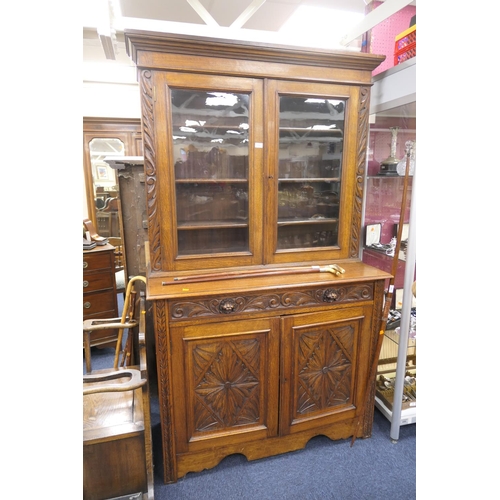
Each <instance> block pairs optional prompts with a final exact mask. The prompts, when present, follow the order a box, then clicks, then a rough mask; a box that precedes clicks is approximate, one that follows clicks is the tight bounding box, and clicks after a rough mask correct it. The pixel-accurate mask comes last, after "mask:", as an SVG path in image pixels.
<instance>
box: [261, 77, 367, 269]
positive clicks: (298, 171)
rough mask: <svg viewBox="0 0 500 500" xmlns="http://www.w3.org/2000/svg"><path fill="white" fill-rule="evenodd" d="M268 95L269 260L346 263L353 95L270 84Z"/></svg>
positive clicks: (332, 88) (337, 89) (343, 89)
mask: <svg viewBox="0 0 500 500" xmlns="http://www.w3.org/2000/svg"><path fill="white" fill-rule="evenodd" d="M265 95H266V99H267V100H268V106H267V107H266V109H267V110H268V112H269V116H266V122H267V123H268V126H269V137H268V142H267V148H266V153H267V155H266V159H265V164H266V166H267V169H268V171H267V172H266V178H267V180H268V182H267V193H266V198H265V199H266V215H267V219H266V222H267V229H268V237H267V238H266V239H265V256H266V259H267V261H268V263H281V262H295V261H297V260H301V261H314V260H325V259H329V260H330V259H340V258H346V257H347V256H348V244H349V233H350V224H351V217H352V196H350V193H351V192H352V190H353V186H354V184H353V183H354V182H355V170H356V168H355V167H356V163H355V161H356V155H355V151H356V142H357V128H356V123H357V113H358V101H359V99H358V90H357V89H356V88H351V87H348V86H340V85H331V84H323V85H320V84H314V85H312V84H308V83H301V82H286V81H269V82H268V84H267V86H266V94H265ZM299 254H300V255H299Z"/></svg>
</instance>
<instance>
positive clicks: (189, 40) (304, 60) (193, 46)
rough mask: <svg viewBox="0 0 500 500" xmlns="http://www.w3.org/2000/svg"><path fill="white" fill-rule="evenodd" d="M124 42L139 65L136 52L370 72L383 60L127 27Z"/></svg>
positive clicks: (380, 56)
mask: <svg viewBox="0 0 500 500" xmlns="http://www.w3.org/2000/svg"><path fill="white" fill-rule="evenodd" d="M125 45H126V49H127V54H128V55H129V56H130V57H131V58H132V60H133V61H134V62H135V63H136V64H137V65H138V66H139V67H140V64H139V63H138V55H139V53H140V52H141V51H145V52H157V53H169V54H183V55H191V56H212V57H213V56H214V54H216V55H217V57H221V58H228V59H243V60H253V61H261V62H272V63H276V62H278V63H286V64H296V65H303V66H321V67H335V68H344V69H352V70H369V71H373V70H374V69H375V68H376V67H377V66H379V65H380V64H381V63H382V62H383V61H384V60H385V56H384V55H377V54H366V53H361V52H351V51H343V50H329V49H320V48H305V47H295V46H286V45H278V44H268V43H262V42H250V41H240V40H225V39H220V38H208V37H202V36H193V35H181V34H171V33H160V32H147V31H140V30H126V31H125Z"/></svg>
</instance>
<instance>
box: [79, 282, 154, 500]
mask: <svg viewBox="0 0 500 500" xmlns="http://www.w3.org/2000/svg"><path fill="white" fill-rule="evenodd" d="M138 281H144V282H145V278H143V277H142V276H138V277H134V278H131V280H130V282H129V285H128V286H127V293H126V299H125V305H124V311H126V310H127V309H129V304H127V302H128V301H129V300H132V299H131V298H132V297H133V294H132V292H131V290H132V287H133V286H134V284H135V283H137V282H138ZM145 302H146V301H145V298H144V293H143V292H141V296H140V297H139V299H138V300H137V301H136V305H137V307H136V309H137V312H136V314H137V317H138V319H137V321H132V322H130V321H129V322H128V323H129V324H131V323H134V324H135V327H132V326H131V327H130V329H129V332H128V339H127V340H129V339H131V345H132V344H133V343H136V345H137V350H136V353H137V363H136V364H133V365H128V364H127V360H128V359H133V358H128V357H127V349H125V350H124V352H123V353H120V349H119V346H118V344H119V343H121V338H120V339H119V341H120V342H117V349H116V351H115V358H114V363H113V368H112V369H105V370H96V371H95V372H93V373H92V374H88V373H87V374H86V375H84V376H83V499H84V500H104V499H111V498H115V499H118V498H122V497H123V498H127V499H128V498H134V499H135V498H137V499H140V500H146V499H147V500H151V499H153V498H154V479H153V458H152V456H153V454H152V438H151V420H150V402H149V385H148V375H147V359H146V305H145ZM125 306H127V308H126V307H125ZM123 318H126V316H124V317H122V319H123ZM106 321H109V319H108V320H106ZM126 323H127V321H125V320H123V321H122V322H120V323H119V324H121V325H124V324H126ZM115 328H116V326H115ZM123 330H124V328H122V329H121V330H120V332H121V333H123ZM135 341H136V342H135ZM127 344H128V342H127ZM89 352H90V350H89ZM120 354H122V355H123V357H124V360H122V365H125V366H123V367H118V363H119V357H120ZM88 371H89V370H88V369H87V372H88Z"/></svg>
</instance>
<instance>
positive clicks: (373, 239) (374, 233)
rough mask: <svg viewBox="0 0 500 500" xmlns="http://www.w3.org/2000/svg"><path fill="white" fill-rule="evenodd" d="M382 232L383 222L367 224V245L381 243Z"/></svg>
mask: <svg viewBox="0 0 500 500" xmlns="http://www.w3.org/2000/svg"><path fill="white" fill-rule="evenodd" d="M381 234H382V224H380V223H377V224H367V225H366V233H365V245H366V246H367V247H370V246H372V245H374V244H376V243H380V235H381Z"/></svg>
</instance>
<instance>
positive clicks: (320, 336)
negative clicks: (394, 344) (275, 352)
mask: <svg viewBox="0 0 500 500" xmlns="http://www.w3.org/2000/svg"><path fill="white" fill-rule="evenodd" d="M365 323H369V321H368V320H365V312H364V310H363V308H360V307H356V308H350V309H347V310H343V311H336V312H335V314H332V312H325V313H313V314H304V315H299V316H294V317H289V318H284V319H283V332H284V334H283V338H284V343H283V369H284V378H285V380H286V384H285V387H284V390H283V394H282V414H281V432H282V434H289V433H292V432H295V431H297V432H298V431H300V430H304V427H308V426H310V425H312V426H317V425H322V423H321V422H320V421H321V420H324V421H325V424H328V423H329V422H334V421H335V417H336V415H338V414H339V413H345V412H346V411H351V412H353V414H354V410H355V405H356V400H357V397H358V395H357V393H356V391H357V387H358V385H359V383H358V381H357V377H358V374H357V368H356V367H358V366H359V364H358V363H359V358H360V354H361V352H363V353H365V348H364V347H363V348H362V345H361V344H362V332H363V331H364V327H365ZM366 338H367V339H369V335H367V337H366Z"/></svg>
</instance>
